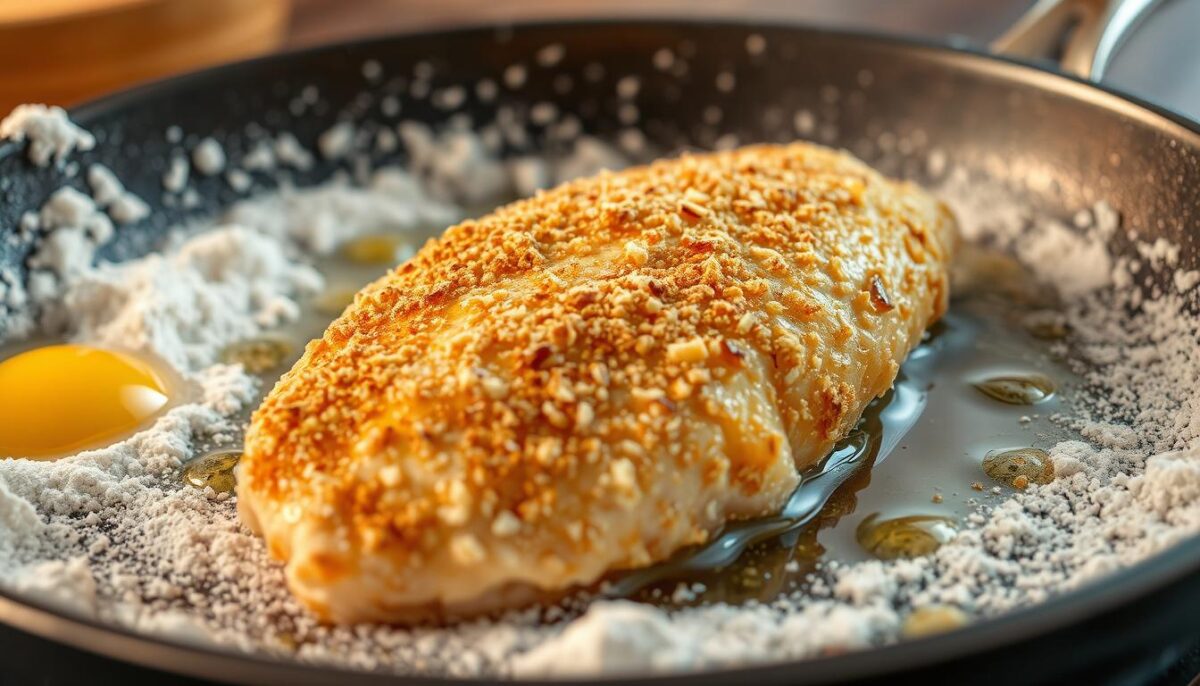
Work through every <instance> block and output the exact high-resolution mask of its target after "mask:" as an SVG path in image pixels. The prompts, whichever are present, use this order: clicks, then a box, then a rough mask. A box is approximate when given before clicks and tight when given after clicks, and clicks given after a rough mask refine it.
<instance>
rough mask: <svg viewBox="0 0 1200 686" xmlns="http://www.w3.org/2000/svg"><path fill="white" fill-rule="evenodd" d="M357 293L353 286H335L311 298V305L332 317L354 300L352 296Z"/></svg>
mask: <svg viewBox="0 0 1200 686" xmlns="http://www.w3.org/2000/svg"><path fill="white" fill-rule="evenodd" d="M357 293H358V291H357V290H356V289H353V288H335V289H331V290H328V291H325V292H324V293H322V294H321V295H318V296H317V297H316V299H315V300H313V305H314V306H315V307H316V308H317V311H318V312H320V313H321V314H327V315H330V316H333V317H336V316H338V315H340V314H341V313H342V312H343V311H345V309H346V308H347V307H349V306H350V303H352V302H354V296H355V295H356V294H357Z"/></svg>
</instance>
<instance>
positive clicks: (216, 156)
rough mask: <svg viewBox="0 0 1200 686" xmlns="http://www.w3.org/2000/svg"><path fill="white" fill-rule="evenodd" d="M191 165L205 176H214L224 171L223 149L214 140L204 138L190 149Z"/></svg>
mask: <svg viewBox="0 0 1200 686" xmlns="http://www.w3.org/2000/svg"><path fill="white" fill-rule="evenodd" d="M192 164H193V165H195V166H196V171H198V172H200V173H201V174H203V175H205V176H215V175H217V174H220V173H221V172H222V171H224V169H225V148H223V147H222V146H221V144H220V143H218V142H217V140H216V139H215V138H205V139H204V140H202V141H200V142H199V143H197V144H196V147H195V148H193V149H192Z"/></svg>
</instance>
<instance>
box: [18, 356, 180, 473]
mask: <svg viewBox="0 0 1200 686" xmlns="http://www.w3.org/2000/svg"><path fill="white" fill-rule="evenodd" d="M169 400H170V398H169V397H168V393H167V384H166V383H165V382H164V380H163V377H162V376H160V375H159V374H157V373H156V372H155V370H154V368H153V367H151V366H150V365H149V364H147V363H146V362H144V361H142V360H139V359H138V358H136V357H133V356H131V355H128V354H125V353H120V352H116V351H113V350H103V349H100V348H91V347H88V346H84V345H51V346H46V347H43V348H36V349H34V350H30V351H27V352H23V353H20V354H18V355H14V356H13V357H10V358H8V359H7V360H3V361H0V457H32V458H53V457H61V456H64V455H69V454H71V453H72V452H77V451H79V450H83V449H86V448H96V447H101V446H103V445H106V444H108V443H111V442H112V441H113V440H114V439H117V438H120V437H122V436H123V435H125V434H128V433H131V432H133V431H134V430H135V429H137V428H138V427H139V426H141V425H142V424H143V423H145V422H146V420H148V419H150V418H151V417H153V416H154V415H156V414H158V412H159V411H161V410H162V409H163V408H164V407H166V405H167V403H168V401H169Z"/></svg>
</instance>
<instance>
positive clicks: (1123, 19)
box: [992, 0, 1162, 81]
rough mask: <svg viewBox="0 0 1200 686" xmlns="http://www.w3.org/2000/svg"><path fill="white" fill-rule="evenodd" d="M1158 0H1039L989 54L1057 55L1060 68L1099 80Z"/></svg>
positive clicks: (996, 42)
mask: <svg viewBox="0 0 1200 686" xmlns="http://www.w3.org/2000/svg"><path fill="white" fill-rule="evenodd" d="M1160 2H1162V0H1038V1H1037V2H1036V3H1035V4H1034V5H1033V7H1032V8H1030V9H1029V11H1028V12H1026V13H1025V15H1024V16H1022V17H1021V18H1020V19H1019V20H1017V23H1016V24H1014V25H1013V26H1012V28H1010V29H1009V30H1007V31H1005V32H1004V34H1003V35H1001V36H1000V37H999V38H997V39H996V40H994V41H992V50H993V51H994V52H998V53H1000V54H1002V55H1009V56H1012V57H1023V58H1038V57H1046V56H1047V55H1051V54H1055V53H1057V54H1058V55H1059V57H1058V64H1059V68H1060V69H1062V70H1063V71H1065V72H1067V73H1070V74H1074V75H1076V76H1079V77H1081V78H1085V79H1091V80H1092V81H1099V80H1100V79H1101V78H1103V76H1104V72H1105V69H1106V68H1107V67H1108V63H1109V61H1110V60H1112V57H1113V55H1114V54H1115V53H1116V51H1117V48H1119V47H1121V43H1122V42H1124V40H1125V38H1127V37H1128V36H1129V34H1130V33H1131V32H1132V31H1133V29H1134V28H1136V27H1137V25H1138V24H1139V23H1141V21H1142V19H1144V18H1145V17H1146V16H1147V15H1148V14H1149V13H1150V10H1152V9H1154V7H1155V6H1156V5H1158V4H1159V3H1160Z"/></svg>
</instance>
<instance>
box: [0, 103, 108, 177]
mask: <svg viewBox="0 0 1200 686" xmlns="http://www.w3.org/2000/svg"><path fill="white" fill-rule="evenodd" d="M0 138H3V139H6V140H12V141H16V142H18V143H20V142H23V141H28V142H29V143H28V146H27V151H28V154H29V161H30V162H33V163H34V164H36V165H37V166H39V167H44V166H46V165H48V164H50V160H51V159H53V160H54V164H55V165H56V166H58V167H59V168H62V167H63V165H64V164H65V163H66V160H67V157H68V156H69V155H70V154H71V153H72V152H74V151H75V150H83V151H86V150H91V149H92V148H94V147H96V139H95V138H94V137H93V136H92V134H91V133H88V132H87V131H85V130H83V129H81V128H79V127H78V126H76V125H75V124H74V123H72V122H71V120H70V119H68V118H67V113H66V111H64V110H63V108H61V107H47V106H46V105H18V106H17V108H16V109H14V110H13V111H12V113H10V114H9V115H8V116H7V117H5V118H4V120H3V121H0Z"/></svg>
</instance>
